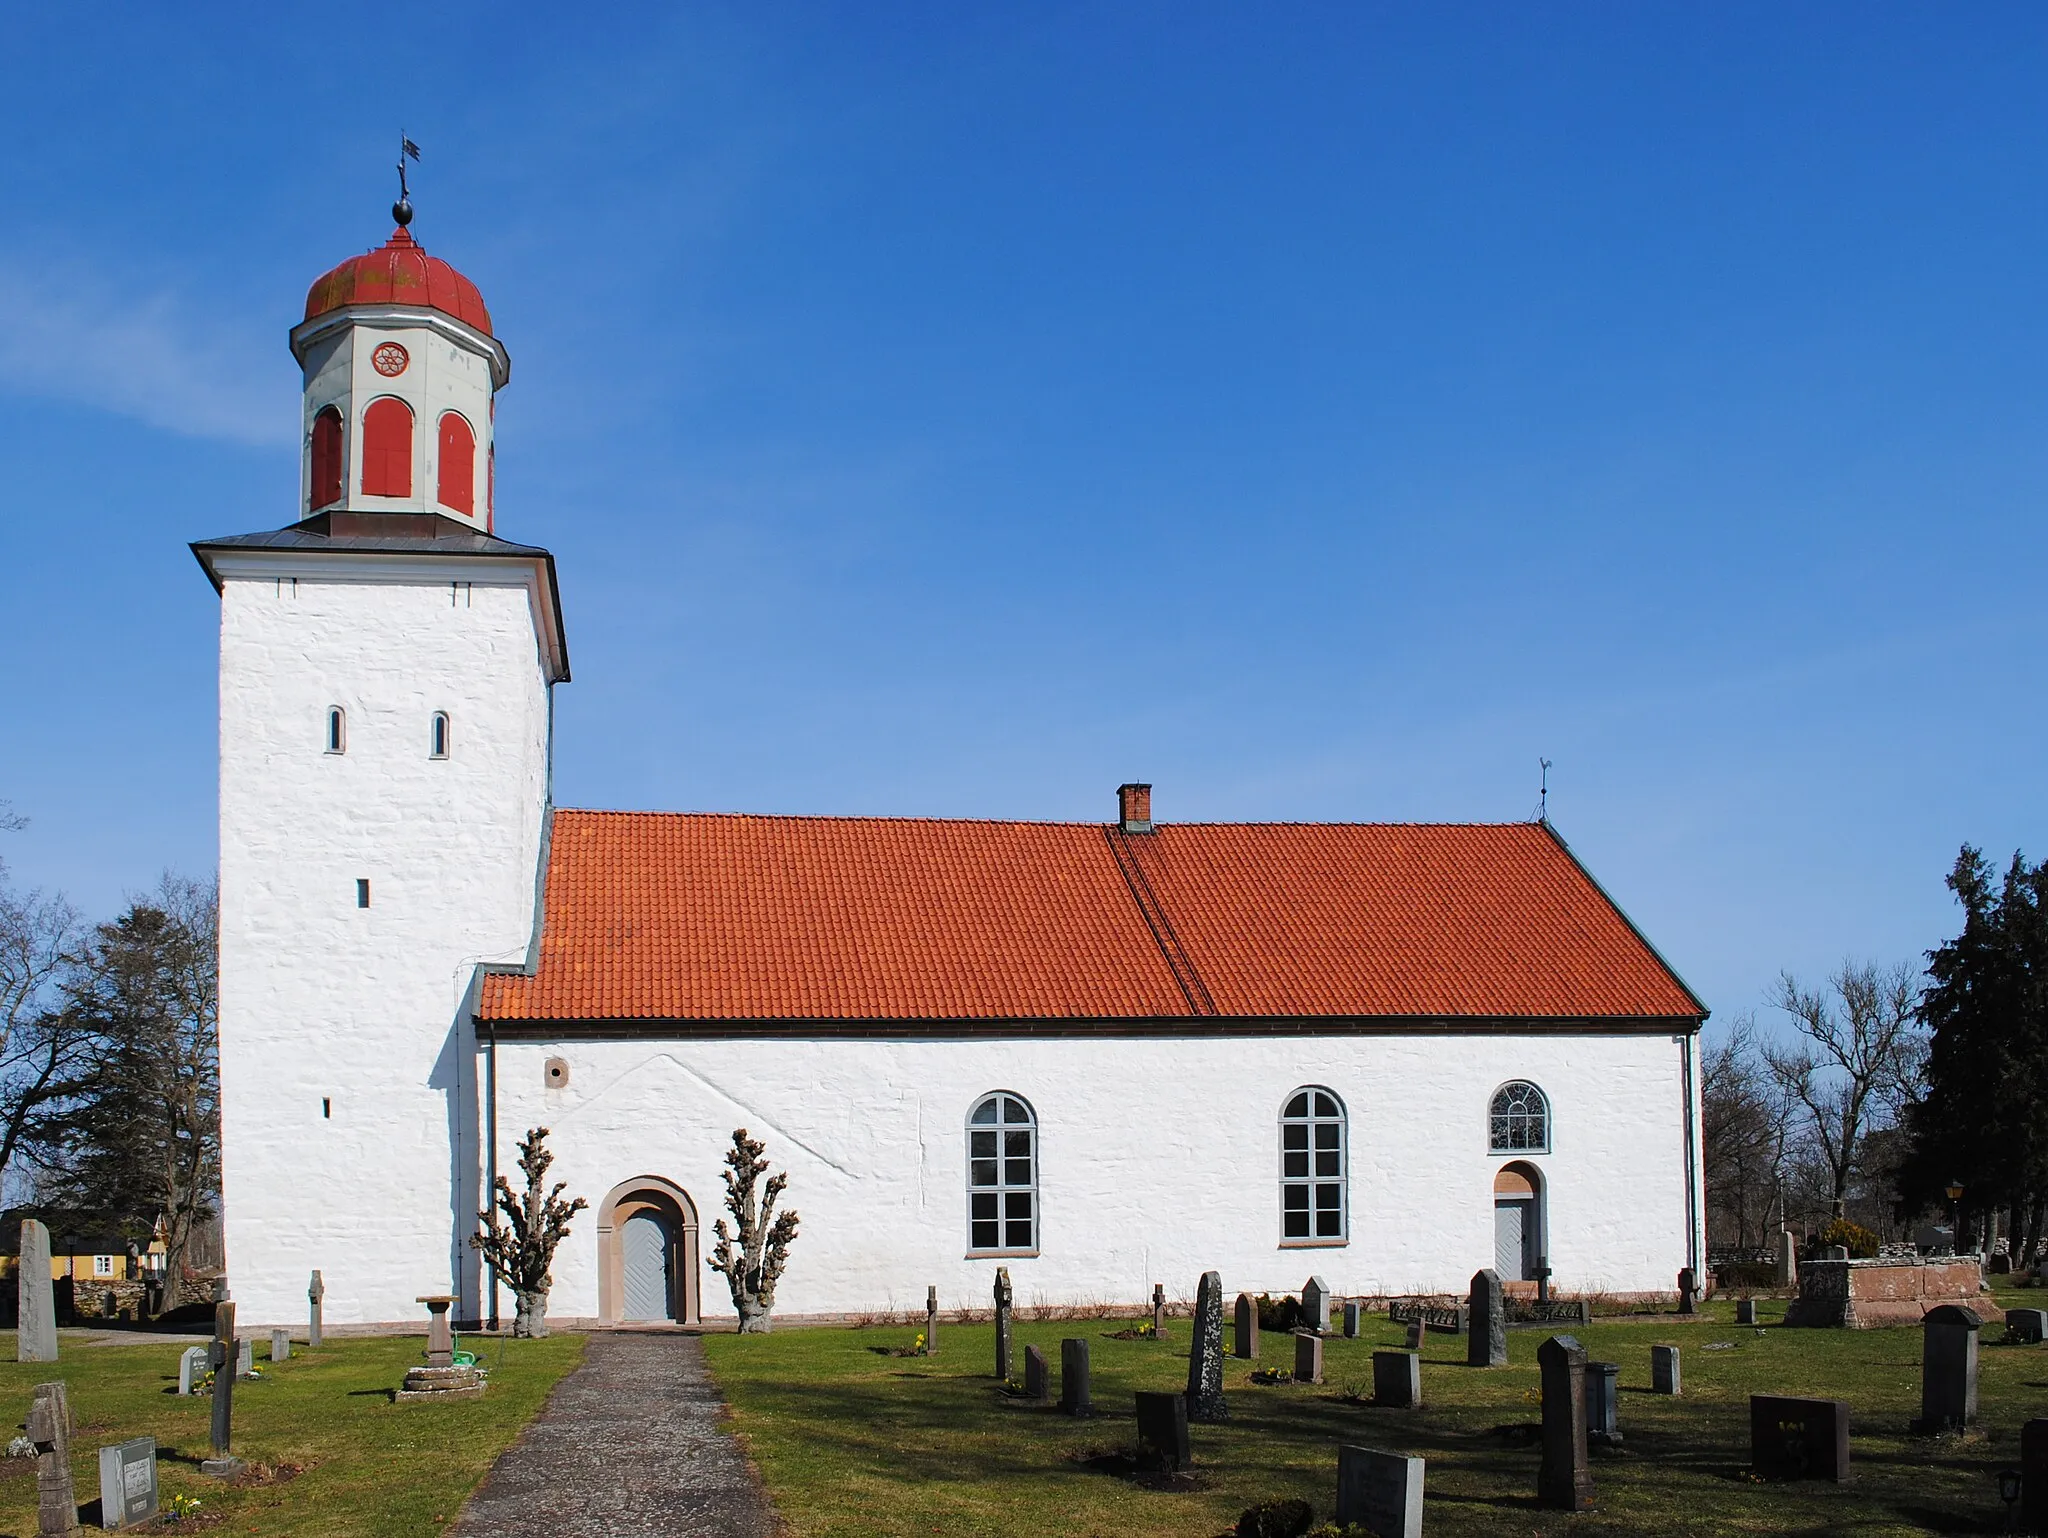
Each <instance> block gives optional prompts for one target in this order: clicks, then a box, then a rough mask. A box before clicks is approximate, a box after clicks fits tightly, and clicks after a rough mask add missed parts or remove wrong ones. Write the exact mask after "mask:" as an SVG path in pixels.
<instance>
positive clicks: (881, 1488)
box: [704, 1290, 2048, 1538]
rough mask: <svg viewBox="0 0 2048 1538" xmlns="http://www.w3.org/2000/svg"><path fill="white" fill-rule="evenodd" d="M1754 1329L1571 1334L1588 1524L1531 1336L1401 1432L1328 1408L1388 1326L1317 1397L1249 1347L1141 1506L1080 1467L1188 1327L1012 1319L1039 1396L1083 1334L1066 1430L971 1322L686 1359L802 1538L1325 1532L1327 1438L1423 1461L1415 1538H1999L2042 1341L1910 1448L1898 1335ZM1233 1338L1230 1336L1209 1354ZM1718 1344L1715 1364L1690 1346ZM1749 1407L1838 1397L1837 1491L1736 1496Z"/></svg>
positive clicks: (1331, 1451)
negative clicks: (1938, 1431)
mask: <svg viewBox="0 0 2048 1538" xmlns="http://www.w3.org/2000/svg"><path fill="white" fill-rule="evenodd" d="M2043 1301H2048V1295H2044V1294H2043V1293H2041V1292H2038V1291H2017V1290H2016V1291H2011V1292H2003V1291H2002V1292H2001V1293H2000V1294H1999V1295H1998V1296H1997V1298H1996V1299H1995V1306H1996V1307H1998V1308H2000V1309H2003V1308H2008V1307H2012V1308H2018V1307H2027V1306H2031V1305H2033V1304H2037V1303H2040V1302H2043ZM1985 1302H1986V1304H1987V1305H1990V1304H1993V1303H1994V1300H1993V1299H1991V1298H1989V1297H1987V1298H1986V1300H1985ZM1759 1308H1760V1317H1762V1318H1763V1319H1764V1321H1765V1323H1766V1325H1767V1328H1765V1329H1764V1330H1763V1331H1762V1333H1761V1334H1759V1333H1758V1332H1757V1331H1755V1330H1753V1329H1751V1328H1749V1327H1747V1326H1744V1327H1739V1328H1738V1327H1737V1326H1736V1325H1735V1324H1734V1322H1733V1320H1734V1313H1735V1311H1734V1305H1733V1303H1732V1302H1723V1301H1720V1300H1718V1299H1717V1300H1716V1301H1714V1302H1713V1303H1710V1304H1708V1305H1706V1307H1705V1310H1704V1313H1703V1317H1702V1318H1701V1320H1700V1321H1699V1322H1697V1323H1695V1322H1681V1321H1680V1320H1678V1319H1677V1318H1676V1317H1675V1316H1671V1315H1666V1316H1663V1317H1660V1318H1644V1319H1635V1320H1629V1319H1615V1320H1612V1321H1609V1320H1596V1321H1595V1322H1594V1323H1593V1324H1592V1325H1591V1326H1590V1327H1588V1328H1585V1329H1582V1330H1579V1331H1577V1332H1575V1333H1577V1334H1578V1335H1579V1337H1580V1339H1581V1340H1582V1341H1583V1343H1584V1344H1585V1346H1586V1347H1587V1352H1588V1355H1589V1356H1590V1358H1591V1359H1592V1360H1595V1361H1612V1362H1619V1363H1620V1364H1621V1369H1622V1371H1621V1380H1620V1381H1621V1393H1620V1400H1621V1428H1622V1432H1623V1438H1624V1445H1623V1447H1622V1448H1621V1449H1620V1450H1618V1451H1615V1452H1602V1451H1597V1450H1596V1451H1595V1452H1594V1453H1593V1455H1592V1473H1593V1481H1594V1490H1595V1502H1596V1510H1594V1511H1592V1512H1587V1513H1580V1514H1577V1515H1568V1514H1566V1513H1563V1512H1553V1511H1545V1510H1542V1509H1540V1508H1538V1507H1537V1506H1536V1504H1535V1501H1534V1494H1535V1489H1536V1468H1537V1462H1538V1450H1537V1446H1536V1443H1535V1441H1534V1435H1535V1428H1536V1426H1537V1424H1538V1421H1539V1418H1540V1397H1539V1394H1538V1389H1537V1374H1536V1348H1537V1346H1538V1345H1539V1344H1540V1343H1541V1342H1542V1341H1543V1339H1544V1338H1545V1336H1546V1334H1547V1333H1548V1332H1547V1331H1539V1330H1515V1331H1512V1332H1510V1334H1509V1337H1508V1355H1509V1360H1510V1363H1511V1365H1510V1366H1508V1367H1506V1368H1501V1369H1497V1370H1492V1371H1487V1370H1474V1369H1472V1368H1468V1367H1466V1366H1465V1365H1464V1341H1463V1340H1462V1339H1461V1338H1458V1337H1454V1336H1448V1335H1431V1336H1429V1337H1428V1338H1427V1341H1426V1343H1425V1345H1424V1348H1423V1353H1422V1355H1423V1369H1422V1393H1423V1406H1424V1407H1423V1408H1422V1409H1421V1410H1418V1411H1401V1410H1391V1409H1389V1410H1379V1409H1374V1408H1372V1407H1371V1406H1370V1405H1359V1404H1352V1403H1348V1402H1346V1400H1345V1398H1344V1394H1345V1392H1346V1390H1347V1388H1351V1389H1355V1390H1356V1391H1357V1392H1358V1393H1359V1394H1361V1395H1363V1396H1365V1397H1367V1398H1370V1396H1371V1392H1372V1388H1371V1375H1372V1365H1371V1352H1372V1351H1373V1349H1374V1348H1375V1347H1377V1348H1380V1349H1387V1348H1389V1347H1393V1346H1398V1345H1399V1344H1400V1343H1401V1335H1402V1332H1401V1331H1400V1330H1398V1329H1396V1328H1395V1327H1393V1326H1391V1325H1389V1324H1388V1323H1387V1320H1386V1318H1385V1316H1384V1315H1380V1316H1375V1317H1372V1318H1370V1319H1369V1320H1368V1322H1367V1324H1366V1327H1365V1330H1364V1333H1363V1337H1362V1338H1361V1339H1359V1340H1356V1341H1347V1340H1341V1339H1332V1340H1329V1341H1327V1342H1326V1344H1325V1347H1324V1352H1325V1355H1324V1372H1325V1377H1326V1379H1327V1381H1326V1383H1325V1384H1324V1386H1322V1387H1320V1388H1310V1387H1306V1386H1296V1385H1284V1386H1278V1387H1270V1388H1269V1387H1258V1386H1254V1385H1252V1384H1250V1383H1249V1382H1247V1375H1248V1373H1249V1372H1250V1370H1251V1368H1252V1367H1253V1366H1254V1365H1259V1366H1286V1367H1291V1366H1292V1363H1293V1342H1292V1340H1291V1339H1290V1338H1289V1337H1286V1336H1277V1337H1276V1336H1274V1335H1272V1334H1267V1335H1266V1336H1265V1337H1264V1340H1263V1351H1264V1355H1263V1360H1262V1361H1261V1362H1260V1363H1258V1364H1253V1363H1247V1362H1239V1361H1237V1360H1235V1359H1234V1358H1231V1359H1227V1360H1226V1362H1225V1365H1224V1390H1225V1392H1226V1393H1227V1394H1228V1396H1229V1399H1230V1408H1231V1414H1232V1420H1231V1422H1230V1424H1228V1425H1221V1426H1204V1425H1194V1426H1191V1427H1190V1428H1189V1430H1190V1436H1191V1440H1192V1442H1193V1446H1194V1454H1195V1467H1196V1470H1197V1471H1198V1473H1199V1474H1200V1475H1201V1476H1202V1480H1203V1481H1204V1483H1205V1484H1206V1486H1207V1488H1205V1489H1201V1490H1198V1491H1194V1492H1178V1491H1156V1490H1147V1489H1142V1488H1139V1487H1138V1486H1136V1485H1134V1484H1132V1483H1130V1482H1128V1481H1126V1480H1124V1479H1122V1478H1118V1477H1116V1476H1115V1475H1112V1474H1107V1473H1098V1472H1094V1471H1092V1470H1090V1469H1088V1468H1086V1467H1084V1466H1082V1464H1081V1463H1080V1462H1078V1461H1076V1456H1075V1455H1077V1454H1079V1455H1084V1456H1085V1455H1086V1454H1088V1453H1089V1452H1090V1451H1091V1450H1099V1451H1108V1450H1114V1449H1119V1448H1128V1447H1130V1446H1132V1445H1133V1443H1134V1442H1135V1437H1136V1432H1135V1427H1134V1424H1133V1421H1132V1398H1131V1396H1132V1393H1133V1391H1134V1390H1137V1389H1170V1390H1178V1389H1182V1388H1185V1387H1186V1383H1187V1350H1188V1321H1187V1320H1186V1319H1176V1320H1171V1321H1169V1322H1168V1325H1167V1337H1166V1339H1165V1340H1164V1341H1163V1342H1158V1343H1154V1342H1147V1341H1115V1340H1110V1339H1108V1338H1107V1336H1108V1333H1109V1332H1110V1331H1111V1330H1114V1329H1117V1328H1120V1327H1122V1325H1124V1324H1125V1323H1128V1322H1129V1321H1121V1320H1119V1321H1110V1322H1104V1321H1100V1320H1094V1321H1086V1322H1081V1321H1073V1322H1066V1323H1061V1322H1049V1323H1039V1322H1025V1321H1020V1322H1019V1323H1018V1324H1017V1325H1016V1327H1015V1338H1016V1344H1015V1357H1014V1362H1013V1370H1014V1371H1016V1372H1017V1373H1018V1374H1019V1375H1020V1376H1021V1374H1022V1372H1023V1363H1024V1347H1025V1346H1026V1345H1027V1344H1029V1345H1036V1346H1039V1347H1040V1348H1041V1349H1043V1350H1044V1351H1045V1353H1046V1356H1047V1358H1048V1360H1049V1362H1050V1364H1051V1366H1052V1368H1053V1376H1054V1392H1055V1394H1057V1392H1058V1388H1057V1381H1058V1367H1059V1355H1060V1353H1059V1343H1060V1340H1061V1338H1062V1337H1063V1336H1083V1337H1086V1338H1087V1340H1088V1342H1089V1350H1090V1354H1091V1360H1092V1369H1093V1372H1092V1376H1093V1388H1094V1400H1095V1404H1096V1407H1097V1414H1096V1416H1095V1418H1094V1419H1092V1420H1088V1421H1081V1422H1075V1421H1071V1420H1069V1419H1068V1418H1067V1417H1065V1416H1063V1415H1061V1414H1060V1413H1059V1412H1058V1410H1057V1409H1050V1410H1047V1409H1038V1408H1035V1407H1034V1408H1025V1407H1024V1406H1022V1405H1021V1404H1016V1403H1011V1402H1005V1401H1004V1399H1003V1398H1002V1397H1001V1396H1000V1394H999V1391H998V1388H997V1385H996V1384H995V1382H994V1381H993V1379H992V1378H991V1377H990V1376H989V1375H988V1374H989V1372H990V1369H991V1366H992V1364H993V1357H994V1350H995V1345H994V1329H993V1327H992V1326H990V1325H980V1326H970V1325H945V1326H943V1327H942V1328H941V1330H940V1346H941V1354H940V1355H939V1356H936V1357H931V1358H918V1357H895V1356H888V1355H881V1354H878V1353H877V1352H876V1350H875V1349H874V1348H876V1347H882V1348H889V1347H903V1346H908V1345H909V1344H910V1342H911V1339H912V1337H913V1336H915V1335H916V1334H917V1331H918V1326H916V1325H906V1326H903V1327H901V1328H890V1329H861V1330H850V1329H830V1328H817V1329H791V1330H787V1331H777V1332H776V1333H774V1334H772V1335H765V1336H762V1335H753V1336H740V1335H714V1336H709V1337H706V1339H705V1342H704V1344H705V1348H706V1354H707V1357H708V1359H709V1361H710V1364H711V1367H712V1370H713V1373H714V1374H715V1376H716V1377H717V1379H718V1382H719V1384H720V1386H721V1387H722V1388H723V1389H724V1391H725V1394H726V1396H727V1399H728V1401H729V1402H730V1403H731V1405H732V1408H733V1413H734V1417H735V1427H734V1429H735V1430H736V1431H737V1432H738V1433H739V1434H740V1436H741V1437H742V1439H743V1441H744V1443H745V1445H746V1448H747V1451H748V1452H749V1454H750V1455H751V1456H752V1457H753V1459H754V1460H755V1462H756V1464H757V1465H758V1466H759V1468H760V1470H761V1473H762V1476H763V1478H764V1479H765V1481H766V1483H767V1486H768V1490H769V1493H770V1494H771V1495H772V1496H773V1498H774V1501H775V1505H776V1508H777V1510H778V1511H779V1512H780V1513H781V1515H782V1517H783V1519H784V1520H785V1521H786V1522H787V1523H788V1524H789V1527H790V1529H791V1531H792V1532H793V1533H795V1534H798V1535H803V1538H811V1535H827V1534H829V1535H833V1538H840V1535H848V1538H851V1535H870V1534H873V1535H889V1534H906V1535H908V1534H919V1535H928V1534H933V1533H944V1534H947V1535H960V1534H990V1535H995V1534H1001V1535H1005V1538H1013V1535H1016V1534H1021V1533H1030V1534H1040V1533H1042V1534H1049V1535H1051V1534H1057V1535H1074V1538H1092V1535H1100V1538H1151V1535H1158V1538H1165V1535H1168V1534H1171V1535H1173V1538H1210V1535H1216V1534H1224V1533H1228V1532H1229V1531H1230V1530H1231V1528H1232V1526H1233V1524H1234V1523H1235V1522H1236V1520H1237V1517H1238V1514H1239V1513H1240V1512H1241V1511H1243V1510H1244V1509H1245V1508H1246V1507H1247V1506H1250V1505H1252V1504H1254V1503H1255V1502H1257V1501H1261V1500H1269V1499H1275V1498H1281V1497H1290V1496H1294V1497H1300V1498H1301V1499H1304V1500H1306V1501H1308V1502H1309V1503H1310V1504H1311V1505H1313V1506H1314V1507H1315V1510H1316V1520H1317V1521H1318V1522H1323V1521H1328V1520H1330V1519H1331V1517H1332V1516H1333V1514H1334V1513H1333V1509H1332V1508H1333V1504H1334V1500H1335V1494H1336V1478H1337V1451H1336V1450H1337V1446H1338V1444H1339V1443H1341V1442H1353V1443H1359V1444H1362V1445H1365V1446H1370V1447H1380V1448H1386V1449H1389V1450H1391V1451H1395V1452H1402V1453H1408V1454H1419V1455H1420V1456H1422V1457H1424V1458H1426V1459H1427V1460H1428V1468H1427V1477H1426V1478H1427V1483H1426V1492H1427V1493H1426V1505H1425V1516H1424V1531H1425V1532H1426V1533H1428V1534H1430V1535H1431V1538H1446V1535H1451V1534H1471V1535H1475V1538H1476V1535H1480V1534H1487V1535H1506V1534H1565V1533H1570V1534H1573V1535H1589V1534H1620V1533H1657V1534H1709V1533H1712V1534H1723V1533H1727V1534H1759V1535H1761V1534H1816V1535H1817V1534H1823V1533H1842V1532H1852V1531H1853V1532H1855V1533H1856V1534H1858V1535H1859V1538H1865V1535H1878V1534H1903V1533H1927V1532H1957V1531H1964V1532H1995V1531H1998V1530H1999V1524H2000V1522H2001V1520H2002V1517H2003V1511H2004V1508H2003V1507H2002V1506H2001V1505H2000V1503H1999V1500H1998V1493H1997V1471H1998V1470H1999V1469H2001V1468H2005V1467H2014V1466H2017V1464H2018V1462H2019V1428H2020V1425H2021V1423H2022V1422H2023V1421H2025V1420H2026V1419H2027V1418H2028V1417H2029V1416H2032V1415H2038V1414H2042V1413H2044V1411H2048V1395H2044V1393H2043V1391H2044V1390H2048V1345H2043V1346H2003V1345H1998V1344H1994V1342H1995V1341H1996V1340H1997V1338H1998V1337H1999V1336H2001V1335H2002V1334H2003V1333H2004V1331H2003V1326H2002V1324H1998V1323H1993V1324H1991V1325H1989V1326H1987V1327H1986V1329H1985V1331H1984V1335H1985V1337H1986V1340H1985V1343H1984V1345H1983V1348H1982V1351H1981V1353H1980V1363H1981V1365H1980V1371H1979V1409H1978V1413H1979V1421H1978V1425H1977V1428H1976V1429H1975V1431H1974V1432H1973V1434H1972V1435H1970V1436H1968V1437H1966V1438H1962V1439H1957V1438H1954V1437H1942V1438H1926V1437H1916V1436H1912V1435H1910V1434H1909V1433H1908V1431H1907V1423H1908V1422H1909V1421H1910V1420H1911V1419H1912V1418H1913V1417H1914V1416H1916V1415H1917V1414H1918V1413H1919V1407H1920V1331H1919V1330H1918V1329H1917V1328H1908V1329H1892V1330H1861V1331H1856V1330H1788V1329H1783V1328H1779V1327H1777V1324H1776V1322H1777V1320H1778V1319H1779V1318H1780V1317H1782V1315H1783V1313H1784V1308H1785V1305H1784V1304H1783V1303H1782V1302H1775V1301H1771V1300H1762V1301H1760V1304H1759ZM1986 1311H1987V1312H1988V1309H1987V1310H1986ZM1226 1312H1227V1311H1226ZM1229 1338H1230V1331H1229V1327H1228V1320H1227V1318H1226V1323H1225V1330H1224V1339H1225V1345H1226V1348H1227V1346H1228V1344H1229ZM1723 1341H1725V1342H1731V1343H1732V1348H1731V1349H1725V1350H1719V1351H1708V1350H1703V1349H1702V1348H1703V1347H1705V1346H1707V1345H1709V1344H1712V1343H1716V1342H1723ZM1665 1344H1670V1345H1676V1346H1678V1347H1679V1348H1680V1352H1681V1362H1682V1372H1683V1387H1684V1395H1683V1396H1682V1397H1680V1398H1676V1399H1673V1398H1667V1397H1663V1396H1658V1395H1653V1394H1651V1393H1650V1392H1649V1384H1650V1347H1651V1346H1652V1345H1665ZM1752 1393H1773V1394H1793V1395H1801V1396H1807V1397H1813V1398H1826V1399H1843V1400H1847V1401H1848V1403H1849V1406H1850V1467H1851V1473H1852V1474H1853V1476H1854V1479H1853V1482H1852V1483H1849V1484H1846V1485H1829V1484H1816V1483H1798V1484H1759V1483H1756V1482H1755V1481H1754V1480H1752V1478H1751V1477H1750V1475H1749V1472H1748V1461H1749V1396H1750V1394H1752ZM1524 1434H1526V1436H1527V1437H1528V1440H1527V1441H1526V1442H1524V1441H1522V1440H1520V1438H1521V1437H1522V1436H1523V1435H1524Z"/></svg>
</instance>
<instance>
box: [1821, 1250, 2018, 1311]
mask: <svg viewBox="0 0 2048 1538" xmlns="http://www.w3.org/2000/svg"><path fill="white" fill-rule="evenodd" d="M1983 1280H1984V1276H1983V1266H1982V1263H1981V1261H1980V1260H1979V1258H1978V1257H1977V1256H1974V1255H1964V1256H1944V1257H1941V1258H1938V1259H1933V1260H1902V1259H1898V1258H1887V1259H1883V1260H1808V1261H1802V1262H1801V1263H1800V1266H1799V1296H1798V1297H1797V1298H1796V1299H1795V1300H1794V1301H1793V1304H1792V1306H1791V1308H1789V1309H1787V1310H1786V1312H1785V1322H1786V1323H1787V1324H1795V1325H1816V1326H1823V1327H1826V1326H1833V1327H1837V1328H1848V1329H1868V1328H1872V1327H1875V1326H1879V1325H1888V1324H1918V1323H1919V1322H1920V1319H1921V1316H1922V1315H1924V1314H1925V1313H1926V1312H1927V1311H1928V1310H1929V1309H1931V1308H1935V1307H1937V1306H1939V1305H1941V1304H1943V1303H1961V1304H1964V1305H1965V1306H1968V1305H1972V1304H1974V1303H1975V1302H1976V1301H1977V1298H1978V1295H1979V1292H1980V1290H1981V1287H1982V1284H1983Z"/></svg>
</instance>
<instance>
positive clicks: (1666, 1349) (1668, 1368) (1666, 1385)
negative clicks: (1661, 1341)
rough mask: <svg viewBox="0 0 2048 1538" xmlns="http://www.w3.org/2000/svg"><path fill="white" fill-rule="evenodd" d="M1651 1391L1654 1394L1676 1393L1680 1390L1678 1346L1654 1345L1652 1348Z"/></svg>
mask: <svg viewBox="0 0 2048 1538" xmlns="http://www.w3.org/2000/svg"><path fill="white" fill-rule="evenodd" d="M1650 1392H1651V1393H1653V1394H1676V1393H1678V1392H1679V1380H1678V1348H1677V1347H1676V1346H1652V1347H1651V1348H1650Z"/></svg>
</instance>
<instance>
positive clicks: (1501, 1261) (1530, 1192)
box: [1493, 1159, 1544, 1282]
mask: <svg viewBox="0 0 2048 1538" xmlns="http://www.w3.org/2000/svg"><path fill="white" fill-rule="evenodd" d="M1543 1249H1544V1243H1543V1177H1542V1175H1540V1174H1539V1173H1537V1170H1536V1166H1535V1165H1533V1164H1525V1163H1523V1162H1522V1161H1521V1160H1519V1159H1518V1160H1516V1161H1515V1162H1514V1163H1513V1164H1503V1165H1502V1166H1501V1167H1500V1169H1499V1170H1498V1171H1497V1172H1496V1173H1495V1175H1494V1177H1493V1268H1494V1270H1495V1271H1497V1272H1498V1273H1500V1279H1501V1280H1502V1281H1504V1282H1526V1281H1530V1280H1533V1279H1534V1277H1535V1274H1536V1266H1537V1263H1538V1262H1537V1257H1538V1256H1540V1255H1541V1254H1542V1253H1543Z"/></svg>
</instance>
